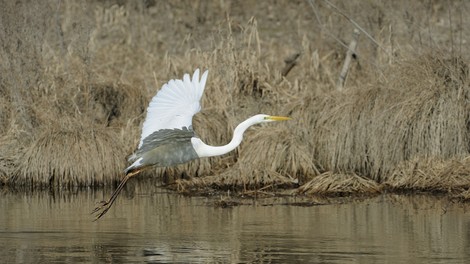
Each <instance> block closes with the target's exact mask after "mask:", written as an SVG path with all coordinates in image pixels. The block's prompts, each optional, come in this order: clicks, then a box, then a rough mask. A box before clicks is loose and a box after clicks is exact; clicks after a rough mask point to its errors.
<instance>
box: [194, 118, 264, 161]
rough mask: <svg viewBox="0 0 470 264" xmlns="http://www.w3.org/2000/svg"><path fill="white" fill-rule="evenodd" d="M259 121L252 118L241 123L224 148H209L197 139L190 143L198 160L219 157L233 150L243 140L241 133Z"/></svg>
mask: <svg viewBox="0 0 470 264" xmlns="http://www.w3.org/2000/svg"><path fill="white" fill-rule="evenodd" d="M258 123H259V120H257V119H256V118H255V116H252V117H250V118H248V119H247V120H245V121H243V122H241V123H240V124H239V125H238V126H237V127H236V128H235V130H234V131H233V138H232V140H231V141H230V143H228V144H227V145H224V146H209V145H207V144H205V143H204V142H202V141H201V140H200V139H199V138H193V139H192V143H193V147H194V150H195V151H196V153H197V154H198V156H199V157H200V158H202V157H212V156H219V155H223V154H225V153H228V152H230V151H232V150H234V149H235V148H236V147H238V145H240V143H241V142H242V140H243V133H244V132H245V131H246V130H247V129H248V128H249V127H250V126H252V125H255V124H258Z"/></svg>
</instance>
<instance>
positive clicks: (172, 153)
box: [92, 69, 290, 220]
mask: <svg viewBox="0 0 470 264" xmlns="http://www.w3.org/2000/svg"><path fill="white" fill-rule="evenodd" d="M207 73H208V71H205V72H204V73H203V74H202V76H201V79H199V69H197V70H196V71H195V72H194V74H193V78H192V79H191V78H190V77H189V75H188V74H185V75H184V77H183V80H170V81H169V82H168V83H166V84H164V85H163V87H162V88H161V90H160V91H159V92H158V93H157V95H155V96H154V97H153V98H152V101H151V102H150V105H149V106H148V108H147V117H146V119H145V121H144V124H143V126H142V135H141V139H140V143H139V147H138V149H137V151H136V152H135V153H134V154H133V155H131V157H130V158H129V161H131V162H133V163H132V164H131V165H130V166H129V167H127V168H126V169H125V171H124V172H125V174H126V175H125V177H124V178H123V179H122V181H121V183H120V184H119V186H118V187H117V189H116V190H115V191H114V193H113V194H112V195H111V198H110V199H109V200H108V201H102V202H100V205H99V206H98V207H96V208H95V209H94V210H93V212H92V213H96V214H97V215H96V218H95V220H97V219H99V218H100V217H102V216H103V215H104V214H105V213H106V212H107V211H108V210H109V208H110V207H111V206H112V205H113V203H114V201H115V200H116V198H117V196H118V195H119V193H120V192H121V190H122V188H123V187H124V185H125V184H126V182H127V181H128V180H129V179H130V178H131V177H132V176H135V175H137V174H138V173H139V172H141V171H142V170H143V169H145V168H148V167H152V166H158V167H166V166H173V165H177V164H181V163H185V162H188V161H191V160H194V159H197V158H203V157H211V156H218V155H223V154H225V153H228V152H230V151H232V150H234V149H235V148H236V147H237V146H238V145H240V143H241V142H242V139H243V133H244V132H245V130H246V129H248V128H249V127H250V126H252V125H255V124H259V123H264V122H272V121H282V120H289V119H290V118H289V117H283V116H270V115H263V114H258V115H255V116H252V117H250V118H248V119H247V120H245V121H243V122H242V123H240V124H239V125H238V126H237V127H236V128H235V131H234V132H233V138H232V140H231V141H230V143H228V144H227V145H225V146H209V145H207V144H205V143H204V142H202V141H201V139H199V138H198V137H197V136H196V134H195V133H194V131H193V128H192V119H193V116H194V115H195V114H196V113H198V112H199V111H200V110H201V105H200V101H201V97H202V94H203V92H204V87H205V84H206V80H207Z"/></svg>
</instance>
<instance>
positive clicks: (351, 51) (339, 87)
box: [336, 29, 361, 91]
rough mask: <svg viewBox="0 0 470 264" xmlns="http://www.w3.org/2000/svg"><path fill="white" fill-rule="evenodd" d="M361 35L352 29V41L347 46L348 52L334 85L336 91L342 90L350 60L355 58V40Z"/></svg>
mask: <svg viewBox="0 0 470 264" xmlns="http://www.w3.org/2000/svg"><path fill="white" fill-rule="evenodd" d="M360 34H361V33H360V32H359V30H357V29H354V32H353V39H352V40H351V43H350V44H349V48H348V51H347V52H346V59H345V60H344V64H343V68H342V69H341V73H340V74H339V78H338V84H337V85H336V89H337V90H339V91H341V90H343V88H344V82H345V81H346V77H347V76H348V70H349V65H350V64H351V59H353V58H354V57H355V51H356V47H357V40H358V38H359V35H360Z"/></svg>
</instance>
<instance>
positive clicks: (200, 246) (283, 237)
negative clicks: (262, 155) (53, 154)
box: [0, 186, 470, 263]
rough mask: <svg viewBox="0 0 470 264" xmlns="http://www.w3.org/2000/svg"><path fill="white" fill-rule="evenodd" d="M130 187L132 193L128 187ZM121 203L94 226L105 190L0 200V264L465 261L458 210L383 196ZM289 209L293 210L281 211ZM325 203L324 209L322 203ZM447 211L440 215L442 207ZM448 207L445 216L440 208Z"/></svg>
mask: <svg viewBox="0 0 470 264" xmlns="http://www.w3.org/2000/svg"><path fill="white" fill-rule="evenodd" d="M134 187H135V186H134ZM136 189H137V190H136V191H135V192H134V193H132V195H130V194H129V192H128V193H127V194H126V195H122V197H120V198H119V199H118V201H117V204H116V205H115V206H114V207H113V208H112V209H111V210H110V211H109V212H108V214H107V215H106V216H105V217H104V218H103V219H101V220H100V221H98V222H92V221H91V220H92V217H91V216H90V214H89V213H90V211H91V209H92V208H93V207H94V205H95V202H96V201H98V200H102V199H103V197H108V195H109V194H110V192H111V190H110V191H106V192H104V191H99V192H93V191H89V192H78V193H74V194H70V193H68V194H61V195H60V196H57V195H55V196H54V195H51V194H50V193H47V192H45V193H33V194H24V193H12V192H8V191H3V193H2V192H0V197H1V200H0V210H1V213H0V246H1V248H2V250H1V252H0V259H1V260H2V262H3V263H14V262H17V263H40V262H43V263H51V262H71V263H79V262H87V263H89V262H113V263H131V262H137V263H142V262H147V263H178V262H179V263H188V262H190V263H211V262H223V263H253V262H254V263H307V262H309V263H317V262H318V263H383V262H388V263H417V262H422V263H462V262H468V261H469V260H470V253H469V252H470V247H469V243H468V242H469V234H470V232H469V224H470V217H468V213H467V212H466V209H467V208H466V206H464V205H461V204H460V205H459V204H449V205H448V204H447V200H446V199H444V198H429V197H423V196H414V197H408V196H398V195H385V196H380V197H376V198H372V199H368V200H364V201H355V202H351V203H339V202H332V203H330V204H324V205H318V206H310V207H306V206H298V205H299V204H300V205H301V204H302V202H307V203H310V202H311V199H310V198H270V199H257V200H244V201H243V203H244V204H243V205H240V206H236V207H232V208H218V207H215V206H213V205H212V204H213V202H214V201H215V200H217V199H220V198H201V197H185V196H181V195H177V194H173V193H169V192H166V191H165V190H162V189H157V188H154V187H152V188H136ZM292 202H296V204H297V205H295V206H294V205H286V204H288V203H292ZM330 202H331V201H330ZM447 205H448V206H447ZM446 206H447V211H446V213H445V214H444V213H443V210H442V208H443V207H446Z"/></svg>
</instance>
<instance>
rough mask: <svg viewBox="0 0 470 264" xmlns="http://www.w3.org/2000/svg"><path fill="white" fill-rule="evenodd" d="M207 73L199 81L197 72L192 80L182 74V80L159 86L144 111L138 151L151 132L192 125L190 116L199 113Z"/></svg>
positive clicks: (197, 71) (187, 75)
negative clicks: (145, 111)
mask: <svg viewBox="0 0 470 264" xmlns="http://www.w3.org/2000/svg"><path fill="white" fill-rule="evenodd" d="M207 74H208V71H205V72H204V74H203V75H202V77H201V79H199V69H197V70H196V71H195V72H194V74H193V78H192V79H191V78H190V77H189V74H185V75H184V76H183V80H170V81H169V82H168V83H166V84H164V85H163V86H162V88H161V89H160V91H159V92H158V93H157V95H155V96H154V97H153V98H152V101H151V102H150V104H149V107H148V108H147V117H146V118H145V121H144V124H143V126H142V135H141V138H140V143H139V148H140V147H141V146H142V144H143V142H144V140H145V138H147V137H148V136H149V135H151V134H152V133H154V132H155V131H158V130H161V129H175V128H178V129H181V128H183V127H186V128H189V127H190V126H192V119H193V116H194V115H195V114H196V113H197V112H199V111H200V110H201V105H200V101H201V97H202V94H203V93H204V87H205V84H206V80H207Z"/></svg>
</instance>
